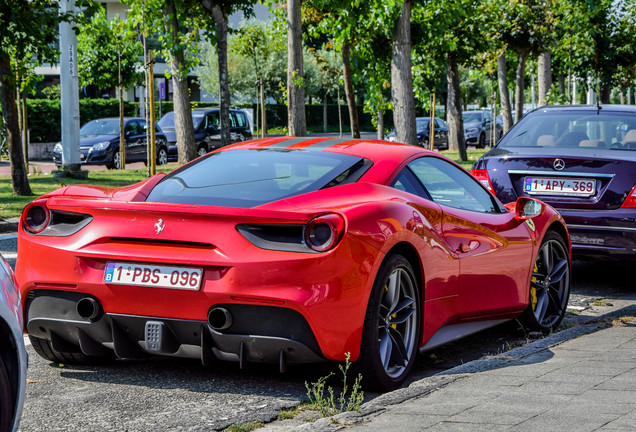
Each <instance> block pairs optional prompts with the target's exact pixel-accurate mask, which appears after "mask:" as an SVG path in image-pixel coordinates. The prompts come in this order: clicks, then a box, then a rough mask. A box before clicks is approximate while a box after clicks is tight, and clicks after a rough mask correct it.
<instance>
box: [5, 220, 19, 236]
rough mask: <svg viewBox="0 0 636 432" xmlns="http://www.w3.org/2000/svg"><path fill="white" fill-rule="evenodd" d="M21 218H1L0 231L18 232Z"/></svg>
mask: <svg viewBox="0 0 636 432" xmlns="http://www.w3.org/2000/svg"><path fill="white" fill-rule="evenodd" d="M19 222H20V218H17V217H14V218H9V219H0V233H8V232H13V233H15V232H18V225H19Z"/></svg>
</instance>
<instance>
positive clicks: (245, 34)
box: [199, 21, 287, 103]
mask: <svg viewBox="0 0 636 432" xmlns="http://www.w3.org/2000/svg"><path fill="white" fill-rule="evenodd" d="M255 27H258V29H256V28H255ZM284 37H285V36H284V35H283V34H281V33H280V31H279V28H278V25H277V24H276V23H275V22H274V21H270V22H268V23H264V24H259V23H255V22H249V23H246V25H245V26H241V28H240V29H238V30H237V31H235V32H233V33H232V34H231V35H230V36H229V39H228V47H229V49H228V59H227V62H228V66H227V68H228V79H229V88H230V94H231V95H232V101H234V102H248V101H250V102H254V101H255V98H256V92H257V88H256V80H257V78H258V77H262V78H263V80H264V82H265V97H266V98H268V99H274V100H276V102H277V103H285V99H286V94H285V91H284V87H285V86H284V83H285V81H286V79H287V76H286V72H285V69H286V67H287V48H286V46H285V39H284ZM199 71H200V73H199V82H200V84H201V87H202V88H203V89H205V90H206V91H208V92H210V93H211V94H218V93H219V69H218V54H217V51H216V47H215V46H214V45H212V44H211V43H206V44H203V48H202V50H201V67H200V69H199ZM259 74H260V75H259ZM281 86H282V88H281Z"/></svg>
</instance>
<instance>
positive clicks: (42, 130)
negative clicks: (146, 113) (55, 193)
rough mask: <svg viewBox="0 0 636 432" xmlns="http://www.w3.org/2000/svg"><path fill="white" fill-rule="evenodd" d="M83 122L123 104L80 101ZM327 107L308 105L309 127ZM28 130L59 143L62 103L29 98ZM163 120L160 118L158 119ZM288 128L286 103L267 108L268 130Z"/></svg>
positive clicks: (333, 115)
mask: <svg viewBox="0 0 636 432" xmlns="http://www.w3.org/2000/svg"><path fill="white" fill-rule="evenodd" d="M79 105H80V123H81V124H84V123H86V122H89V121H91V120H94V119H97V118H104V117H118V116H119V101H118V100H117V99H80V102H79ZM216 105H218V104H214V103H207V102H193V103H192V107H193V108H197V107H208V106H216ZM235 106H237V107H240V108H251V109H252V110H253V112H254V113H256V105H255V104H236V105H235ZM172 110H173V103H172V101H165V102H164V101H161V102H156V111H155V112H156V113H157V117H159V113H160V112H161V113H162V114H165V113H167V112H170V111H172ZM323 110H324V107H323V105H306V111H305V114H306V118H307V125H308V127H313V129H314V130H316V129H318V130H321V129H322V126H323ZM340 110H341V114H342V123H343V126H344V128H345V129H348V128H349V111H348V110H347V107H346V106H345V105H341V106H340ZM27 114H28V128H29V130H30V137H31V142H55V141H59V140H60V139H61V125H60V123H61V114H60V101H59V99H57V100H49V99H27ZM124 115H126V116H131V117H132V116H137V115H139V103H138V102H124ZM358 117H359V119H360V127H361V128H362V129H363V130H374V129H375V128H374V127H373V124H372V121H371V116H370V115H369V114H367V113H364V112H363V111H362V109H361V108H360V107H359V108H358ZM158 119H159V118H157V120H158ZM327 125H328V126H331V127H337V126H338V106H337V105H328V106H327ZM391 125H392V118H391V113H387V114H385V127H386V128H390V127H391ZM286 126H287V106H286V105H282V104H268V105H267V127H268V128H275V127H286Z"/></svg>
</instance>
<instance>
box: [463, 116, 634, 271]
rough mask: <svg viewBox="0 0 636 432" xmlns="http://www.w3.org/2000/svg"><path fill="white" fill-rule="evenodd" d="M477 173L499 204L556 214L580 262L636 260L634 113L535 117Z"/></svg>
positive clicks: (520, 126)
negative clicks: (530, 204)
mask: <svg viewBox="0 0 636 432" xmlns="http://www.w3.org/2000/svg"><path fill="white" fill-rule="evenodd" d="M472 173H473V175H475V176H476V177H477V178H478V179H479V180H481V182H482V183H483V184H484V185H485V186H487V187H488V188H489V189H491V190H492V191H494V193H495V194H496V195H497V197H498V198H499V199H500V200H501V201H502V202H513V201H515V200H516V199H517V198H518V197H520V196H530V197H535V198H539V199H541V200H542V201H544V202H546V203H548V204H551V205H552V206H553V207H555V208H556V209H557V210H558V211H559V212H560V213H561V214H562V215H563V217H564V219H565V221H566V223H567V225H568V228H569V230H570V234H571V238H572V248H573V249H572V251H573V254H574V255H575V256H577V257H579V258H586V257H594V258H598V257H610V258H617V259H629V260H636V253H635V252H636V107H633V106H625V105H615V106H612V105H603V106H599V107H596V106H552V107H542V108H539V109H536V110H534V111H531V112H529V113H528V114H527V115H526V116H524V117H523V118H522V119H521V120H520V121H519V123H517V124H516V125H515V126H514V127H513V128H512V129H510V131H509V132H508V133H507V134H506V135H505V136H504V137H503V138H502V140H501V142H499V144H497V146H496V147H495V148H493V149H492V150H490V151H489V152H488V153H486V154H485V155H484V156H483V157H482V158H480V159H479V160H478V161H477V162H476V163H475V165H474V166H473V170H472Z"/></svg>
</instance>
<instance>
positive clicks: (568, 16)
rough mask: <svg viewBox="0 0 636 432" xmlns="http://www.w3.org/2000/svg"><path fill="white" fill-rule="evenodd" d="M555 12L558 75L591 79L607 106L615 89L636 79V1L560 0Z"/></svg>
mask: <svg viewBox="0 0 636 432" xmlns="http://www.w3.org/2000/svg"><path fill="white" fill-rule="evenodd" d="M554 9H555V13H556V14H557V16H558V19H559V25H558V26H556V32H557V37H556V40H557V42H556V43H555V50H554V52H555V57H556V60H557V65H558V66H559V67H560V70H559V72H560V73H562V74H564V75H565V74H571V75H573V76H575V77H580V78H586V77H591V78H592V79H593V89H594V90H595V91H597V92H599V93H600V95H601V100H602V101H603V102H605V103H608V102H609V91H610V89H611V88H612V87H614V86H617V85H626V84H628V83H629V82H633V80H634V78H636V70H635V66H634V60H633V59H634V56H635V55H636V29H635V24H634V22H635V20H636V12H635V9H636V5H635V2H634V0H560V1H556V2H555V4H554Z"/></svg>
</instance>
